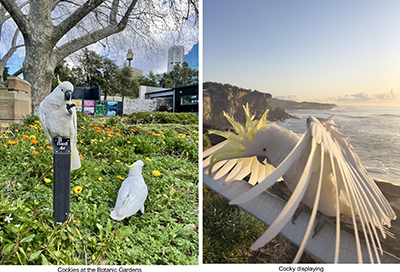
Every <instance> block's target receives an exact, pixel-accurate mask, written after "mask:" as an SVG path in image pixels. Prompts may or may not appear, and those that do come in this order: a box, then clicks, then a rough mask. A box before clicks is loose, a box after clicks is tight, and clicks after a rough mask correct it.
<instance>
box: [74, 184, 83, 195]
mask: <svg viewBox="0 0 400 272" xmlns="http://www.w3.org/2000/svg"><path fill="white" fill-rule="evenodd" d="M74 192H75V193H78V194H79V193H80V192H82V187H81V186H76V187H75V188H74Z"/></svg>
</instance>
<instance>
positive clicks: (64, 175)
mask: <svg viewBox="0 0 400 272" xmlns="http://www.w3.org/2000/svg"><path fill="white" fill-rule="evenodd" d="M53 147H54V158H53V169H54V174H53V177H54V186H53V210H54V213H53V217H54V221H55V223H57V222H61V223H64V222H65V221H66V220H67V216H68V214H69V203H70V187H71V186H70V179H71V145H70V139H67V138H62V137H54V139H53Z"/></svg>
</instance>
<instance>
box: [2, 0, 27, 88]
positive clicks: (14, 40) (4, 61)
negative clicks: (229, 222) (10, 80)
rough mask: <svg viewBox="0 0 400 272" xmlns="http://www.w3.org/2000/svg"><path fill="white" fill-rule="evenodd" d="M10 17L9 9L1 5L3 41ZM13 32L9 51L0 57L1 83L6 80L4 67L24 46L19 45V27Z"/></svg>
mask: <svg viewBox="0 0 400 272" xmlns="http://www.w3.org/2000/svg"><path fill="white" fill-rule="evenodd" d="M25 5H26V4H25V3H24V4H22V5H20V8H22V7H23V6H25ZM10 18H11V16H10V15H9V14H8V12H7V10H5V9H4V8H3V6H1V5H0V41H1V39H2V36H3V25H4V23H5V22H6V21H7V20H9V19H10ZM13 32H14V35H12V39H11V46H10V47H9V48H8V50H7V52H6V53H5V54H4V55H3V57H1V58H0V83H1V82H2V81H3V80H4V79H3V72H4V69H5V67H6V65H7V62H8V60H9V59H10V57H11V56H12V55H13V54H14V53H15V51H17V49H18V48H19V47H23V46H24V45H23V44H18V45H17V39H18V36H19V34H20V31H19V30H18V29H16V30H13ZM11 33H12V32H11Z"/></svg>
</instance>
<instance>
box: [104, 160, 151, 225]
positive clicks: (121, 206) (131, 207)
mask: <svg viewBox="0 0 400 272" xmlns="http://www.w3.org/2000/svg"><path fill="white" fill-rule="evenodd" d="M143 165H144V164H143V162H142V161H141V160H139V161H137V162H135V163H134V164H133V165H131V166H130V168H131V169H130V170H129V176H128V177H127V178H126V179H125V180H124V181H123V182H122V185H121V187H120V188H119V191H118V198H117V201H116V203H115V207H114V210H113V211H112V212H111V214H110V216H111V218H112V219H114V220H118V221H121V220H122V219H124V218H125V217H129V216H132V215H134V214H135V213H137V212H138V211H139V210H140V211H141V212H142V214H143V213H144V202H145V200H146V198H147V193H148V192H147V185H146V183H145V182H144V179H143V176H142V169H143Z"/></svg>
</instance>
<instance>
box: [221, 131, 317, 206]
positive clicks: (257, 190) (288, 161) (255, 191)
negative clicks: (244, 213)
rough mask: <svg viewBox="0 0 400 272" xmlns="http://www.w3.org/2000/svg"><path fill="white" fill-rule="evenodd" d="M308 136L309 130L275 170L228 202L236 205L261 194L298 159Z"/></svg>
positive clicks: (308, 138)
mask: <svg viewBox="0 0 400 272" xmlns="http://www.w3.org/2000/svg"><path fill="white" fill-rule="evenodd" d="M310 137H311V135H310V133H309V132H307V133H306V134H304V135H303V137H302V138H301V139H300V141H299V142H298V143H297V145H296V146H295V147H294V148H293V150H292V152H290V154H289V155H288V156H287V157H286V158H285V159H284V160H283V162H282V163H281V164H280V165H279V166H278V167H277V168H276V169H275V171H273V172H272V173H271V174H270V175H269V176H267V177H266V178H264V180H263V181H262V182H261V183H260V184H258V185H257V186H255V187H254V188H251V189H250V190H248V191H247V192H246V193H244V194H242V195H240V196H238V197H237V198H235V199H233V200H231V201H230V202H229V204H231V205H237V204H241V203H244V202H247V201H249V200H250V199H252V198H254V197H256V196H258V195H259V194H261V193H262V192H264V191H265V190H266V189H268V188H269V187H271V185H272V184H274V183H275V182H276V181H277V180H278V179H279V178H280V177H282V176H283V175H284V174H285V173H286V172H287V171H288V170H289V168H290V167H291V166H292V165H293V163H294V162H295V161H296V160H298V159H299V157H300V156H301V153H302V151H303V149H304V148H305V146H306V144H307V143H308V141H309V140H310Z"/></svg>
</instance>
